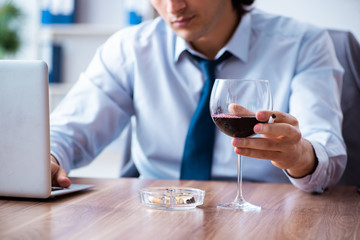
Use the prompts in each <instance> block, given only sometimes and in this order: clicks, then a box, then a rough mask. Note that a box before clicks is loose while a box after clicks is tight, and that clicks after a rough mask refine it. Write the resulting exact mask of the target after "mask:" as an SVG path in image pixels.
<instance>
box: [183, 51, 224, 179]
mask: <svg viewBox="0 0 360 240" xmlns="http://www.w3.org/2000/svg"><path fill="white" fill-rule="evenodd" d="M230 56H231V54H230V53H229V52H225V53H224V54H223V55H222V56H221V57H220V58H218V59H217V60H207V59H203V58H201V57H198V56H194V55H192V57H193V58H194V59H195V60H196V61H198V63H199V66H200V68H201V70H202V72H203V74H204V76H205V84H204V86H203V88H202V90H201V95H200V100H199V104H198V106H197V108H196V110H195V113H194V115H193V117H192V119H191V123H190V127H189V130H188V133H187V136H186V141H185V148H184V154H183V159H182V165H181V173H180V178H181V179H193V180H209V179H211V165H212V156H213V148H214V140H215V124H214V123H213V121H212V119H211V116H210V110H209V101H210V93H211V89H212V86H213V84H214V81H215V67H216V65H217V64H219V63H220V62H222V61H224V60H225V59H227V58H229V57H230Z"/></svg>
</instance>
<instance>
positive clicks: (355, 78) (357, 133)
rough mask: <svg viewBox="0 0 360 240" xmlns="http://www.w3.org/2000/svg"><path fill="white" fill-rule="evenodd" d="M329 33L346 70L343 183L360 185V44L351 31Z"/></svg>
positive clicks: (344, 87) (344, 84)
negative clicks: (344, 166)
mask: <svg viewBox="0 0 360 240" xmlns="http://www.w3.org/2000/svg"><path fill="white" fill-rule="evenodd" d="M329 34H330V37H331V38H332V40H333V43H334V46H335V51H336V55H337V58H338V60H339V62H340V64H341V65H342V66H343V68H344V70H345V73H344V81H343V88H342V96H341V108H342V111H343V115H344V120H343V129H342V133H343V137H344V141H345V144H346V147H347V154H348V160H347V165H346V168H345V172H344V174H343V176H342V178H341V179H340V182H339V184H342V185H357V186H360V44H359V42H358V41H357V40H356V39H355V37H354V35H353V34H352V33H351V32H347V31H338V30H329Z"/></svg>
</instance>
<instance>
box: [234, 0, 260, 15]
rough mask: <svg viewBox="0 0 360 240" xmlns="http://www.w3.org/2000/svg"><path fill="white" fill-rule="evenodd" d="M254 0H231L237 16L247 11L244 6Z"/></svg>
mask: <svg viewBox="0 0 360 240" xmlns="http://www.w3.org/2000/svg"><path fill="white" fill-rule="evenodd" d="M254 2H255V0H232V4H233V7H234V8H235V9H236V11H237V13H238V14H239V16H242V15H244V14H245V13H247V12H248V10H247V9H246V6H250V5H251V4H253V3H254Z"/></svg>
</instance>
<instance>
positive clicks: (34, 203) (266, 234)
mask: <svg viewBox="0 0 360 240" xmlns="http://www.w3.org/2000/svg"><path fill="white" fill-rule="evenodd" d="M72 180H73V182H74V183H86V184H94V185H95V187H94V188H92V189H91V190H86V191H84V192H81V193H76V194H72V195H68V196H64V197H59V198H54V199H49V200H33V199H12V198H0V239H1V240H4V239H150V240H155V239H171V240H176V239H354V240H356V239H360V194H359V193H358V192H357V191H356V188H355V187H354V186H336V187H334V188H332V189H331V190H328V191H325V192H324V193H323V194H321V195H314V194H310V193H306V192H302V191H300V190H298V189H296V188H295V187H294V186H292V185H291V184H269V183H244V184H243V193H244V196H245V198H246V199H247V200H248V201H249V202H251V203H254V204H258V205H260V206H262V210H261V211H260V212H259V213H251V212H241V211H235V210H222V209H218V208H217V207H216V206H217V204H219V203H223V202H228V201H231V200H233V198H234V197H235V194H236V183H235V182H220V181H178V180H140V179H130V178H128V179H127V178H122V179H90V178H88V179H76V178H75V179H72ZM149 186H152V187H161V186H163V187H169V186H177V187H179V186H183V187H195V188H200V189H202V190H205V192H206V193H205V200H204V204H203V205H202V206H200V207H197V208H195V209H191V210H158V209H152V208H148V207H145V206H143V205H142V204H141V203H140V201H139V196H138V191H139V189H140V188H143V187H149Z"/></svg>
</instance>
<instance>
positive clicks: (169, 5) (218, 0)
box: [150, 0, 233, 42]
mask: <svg viewBox="0 0 360 240" xmlns="http://www.w3.org/2000/svg"><path fill="white" fill-rule="evenodd" d="M150 1H151V4H152V5H153V7H154V8H155V9H156V11H157V12H158V13H159V15H160V16H161V17H162V18H163V19H164V21H165V22H166V23H167V24H168V25H169V26H170V27H171V28H172V30H173V31H174V32H175V34H177V35H178V36H180V37H182V38H183V39H185V40H186V41H189V42H196V41H197V40H201V39H204V38H205V39H206V38H210V39H211V38H212V37H216V36H217V34H218V33H220V32H221V31H219V29H221V28H222V27H223V26H222V25H224V24H227V22H226V21H227V20H225V19H227V18H226V15H227V14H230V12H232V11H233V8H232V4H231V0H150ZM229 11H230V12H229Z"/></svg>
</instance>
